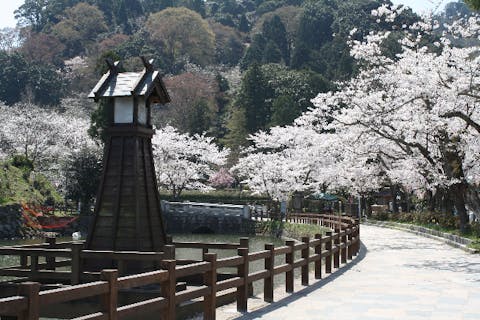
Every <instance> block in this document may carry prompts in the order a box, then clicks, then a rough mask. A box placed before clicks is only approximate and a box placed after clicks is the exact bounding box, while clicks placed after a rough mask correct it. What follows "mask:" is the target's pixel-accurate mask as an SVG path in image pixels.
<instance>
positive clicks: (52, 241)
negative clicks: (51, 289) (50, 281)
mask: <svg viewBox="0 0 480 320" xmlns="http://www.w3.org/2000/svg"><path fill="white" fill-rule="evenodd" d="M46 242H47V243H48V249H55V245H56V243H57V239H56V238H55V237H48V238H47V239H46ZM45 262H46V263H47V267H46V269H47V270H55V257H46V258H45Z"/></svg>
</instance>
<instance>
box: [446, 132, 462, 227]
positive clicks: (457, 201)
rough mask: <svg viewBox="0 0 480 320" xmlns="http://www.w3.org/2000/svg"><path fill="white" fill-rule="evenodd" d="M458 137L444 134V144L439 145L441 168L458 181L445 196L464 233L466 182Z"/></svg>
mask: <svg viewBox="0 0 480 320" xmlns="http://www.w3.org/2000/svg"><path fill="white" fill-rule="evenodd" d="M457 143H458V139H456V138H451V137H448V135H447V134H445V138H444V144H443V145H441V146H440V150H441V152H442V156H443V161H444V162H443V168H444V171H445V174H446V175H447V176H448V177H449V178H450V179H455V180H457V181H459V182H457V183H455V184H453V185H451V186H450V187H449V188H448V191H447V197H448V198H449V199H451V200H452V202H453V205H454V206H455V209H456V210H457V214H458V216H459V218H460V232H461V233H465V232H466V231H467V230H468V228H469V221H468V215H467V209H466V203H465V199H466V193H467V182H466V180H465V174H464V171H463V157H462V154H461V153H460V152H459V151H458V150H457Z"/></svg>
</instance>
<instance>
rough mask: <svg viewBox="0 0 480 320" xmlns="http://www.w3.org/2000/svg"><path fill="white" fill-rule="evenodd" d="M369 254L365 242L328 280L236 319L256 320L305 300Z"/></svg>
mask: <svg viewBox="0 0 480 320" xmlns="http://www.w3.org/2000/svg"><path fill="white" fill-rule="evenodd" d="M360 242H361V241H360ZM367 253H368V249H367V247H366V246H365V245H364V244H363V242H361V245H360V252H359V254H358V256H357V257H356V258H355V259H354V260H352V261H351V262H349V263H348V264H347V265H344V266H343V267H341V268H340V269H338V270H337V271H336V272H335V273H332V274H330V275H329V276H328V277H327V278H325V279H321V280H318V281H317V282H316V283H314V284H312V285H310V286H308V287H305V288H303V289H301V290H299V291H297V292H294V293H292V294H291V295H289V296H286V297H284V298H282V299H280V300H278V301H275V302H273V303H271V304H269V305H267V306H265V307H262V308H260V309H257V310H254V311H252V312H246V313H244V314H243V315H241V316H239V317H237V318H235V319H238V320H250V319H256V318H259V317H261V316H262V315H265V314H268V313H270V312H272V311H275V310H277V309H279V308H282V307H285V306H286V305H288V304H290V303H292V302H294V301H296V300H298V299H301V298H304V297H305V296H306V295H308V294H310V293H312V292H313V291H315V290H317V289H319V288H321V287H323V286H324V285H326V284H328V283H330V282H332V281H334V280H335V279H337V278H338V277H340V276H342V275H343V274H344V273H345V272H347V271H348V270H350V269H352V268H353V267H354V266H356V265H357V264H358V263H359V262H361V261H362V260H363V259H364V258H365V256H366V255H367ZM322 271H323V270H322ZM322 274H324V273H322Z"/></svg>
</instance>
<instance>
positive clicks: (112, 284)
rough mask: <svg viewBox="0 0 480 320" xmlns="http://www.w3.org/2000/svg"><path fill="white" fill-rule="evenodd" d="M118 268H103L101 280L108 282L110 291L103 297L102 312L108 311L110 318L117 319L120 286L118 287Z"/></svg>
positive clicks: (111, 319)
mask: <svg viewBox="0 0 480 320" xmlns="http://www.w3.org/2000/svg"><path fill="white" fill-rule="evenodd" d="M117 278H118V272H117V270H102V272H101V273H100V280H102V281H107V282H108V293H105V294H103V295H102V297H101V308H102V312H104V313H107V319H108V320H117V319H118V316H117V306H118V287H117Z"/></svg>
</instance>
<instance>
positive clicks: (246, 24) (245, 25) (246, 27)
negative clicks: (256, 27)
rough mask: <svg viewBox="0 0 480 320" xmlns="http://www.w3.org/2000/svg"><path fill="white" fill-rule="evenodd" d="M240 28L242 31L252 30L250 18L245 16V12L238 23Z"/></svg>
mask: <svg viewBox="0 0 480 320" xmlns="http://www.w3.org/2000/svg"><path fill="white" fill-rule="evenodd" d="M238 30H239V31H241V32H249V31H250V23H249V22H248V19H247V17H246V16H245V14H242V16H241V17H240V21H239V23H238Z"/></svg>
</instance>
